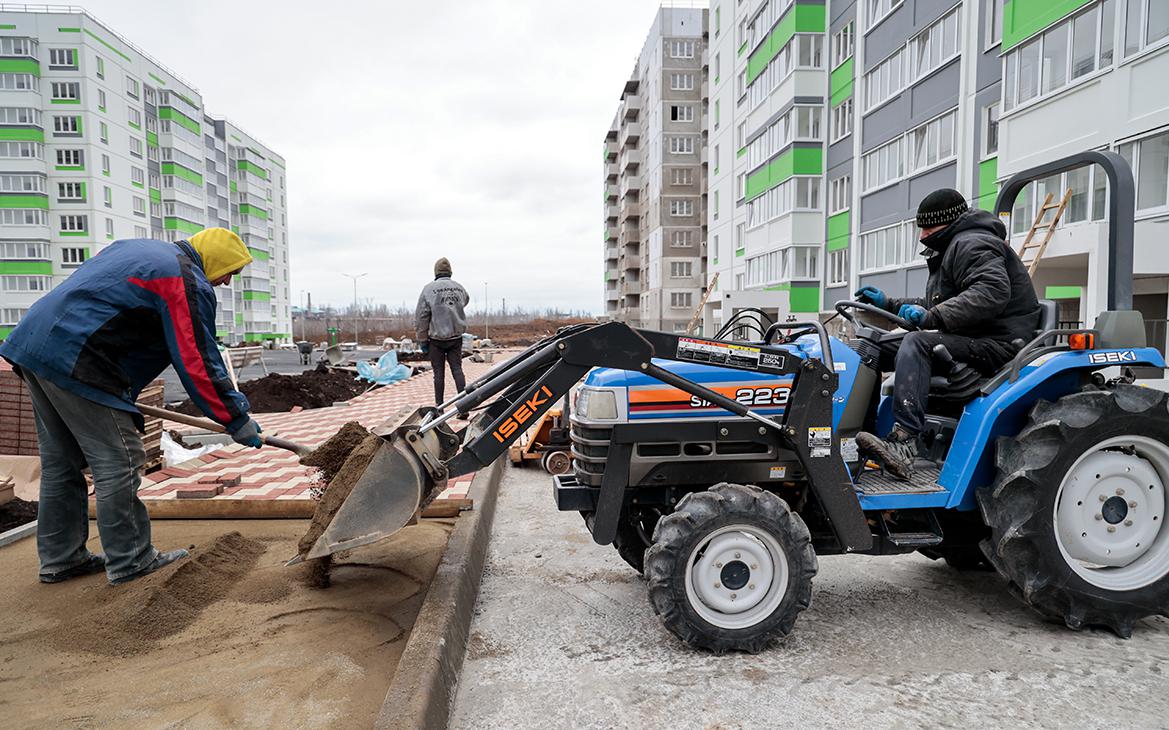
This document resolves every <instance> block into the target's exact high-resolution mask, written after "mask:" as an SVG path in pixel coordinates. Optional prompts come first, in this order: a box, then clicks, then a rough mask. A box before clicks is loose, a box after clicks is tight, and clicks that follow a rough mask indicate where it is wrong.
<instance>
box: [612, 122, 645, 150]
mask: <svg viewBox="0 0 1169 730" xmlns="http://www.w3.org/2000/svg"><path fill="white" fill-rule="evenodd" d="M640 139H641V124H640V123H638V122H629V123H627V124H624V125H622V126H621V135H620V136H619V137H618V141H619V142H620V143H621V146H622V147H628V146H629V145H635V144H637V143H638V141H639V140H640Z"/></svg>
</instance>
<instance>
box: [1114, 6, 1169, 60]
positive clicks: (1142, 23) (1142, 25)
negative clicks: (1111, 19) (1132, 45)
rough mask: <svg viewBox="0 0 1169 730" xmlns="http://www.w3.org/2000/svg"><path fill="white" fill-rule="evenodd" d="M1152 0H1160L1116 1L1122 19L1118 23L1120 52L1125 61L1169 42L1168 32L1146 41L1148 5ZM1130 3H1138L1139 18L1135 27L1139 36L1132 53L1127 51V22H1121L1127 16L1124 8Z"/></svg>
mask: <svg viewBox="0 0 1169 730" xmlns="http://www.w3.org/2000/svg"><path fill="white" fill-rule="evenodd" d="M1152 2H1161V0H1129V3H1123V2H1118V3H1117V6H1118V7H1119V8H1120V16H1121V20H1122V22H1121V23H1120V31H1121V32H1120V53H1121V56H1122V57H1123V58H1124V60H1125V61H1128V60H1130V59H1133V58H1138V57H1140V56H1142V55H1144V54H1145V53H1150V52H1152V51H1154V50H1156V49H1158V48H1161V47H1162V46H1164V45H1166V44H1169V34H1167V35H1165V36H1163V37H1161V38H1158V39H1157V40H1155V41H1153V42H1151V43H1150V42H1149V41H1148V37H1149V5H1150V3H1152ZM1131 3H1140V20H1139V21H1138V22H1137V28H1138V29H1139V30H1140V33H1141V37H1140V42H1139V43H1138V44H1137V48H1136V50H1135V51H1133V52H1132V53H1128V50H1127V49H1128V37H1127V29H1128V23H1127V22H1123V21H1125V20H1126V18H1127V16H1125V14H1124V10H1126V9H1127V8H1128V5H1129V4H1131Z"/></svg>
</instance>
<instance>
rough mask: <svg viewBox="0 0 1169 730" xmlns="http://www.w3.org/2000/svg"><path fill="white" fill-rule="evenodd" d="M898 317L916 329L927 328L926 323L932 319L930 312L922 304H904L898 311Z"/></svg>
mask: <svg viewBox="0 0 1169 730" xmlns="http://www.w3.org/2000/svg"><path fill="white" fill-rule="evenodd" d="M897 316H898V317H900V318H901V319H904V320H905V321H906V322H909V323H910V324H912V325H913V326H914V327H923V328H924V327H925V326H926V321H927V320H929V319H930V313H929V310H927V309H926V308H925V307H923V306H921V305H920V304H902V305H901V309H899V310H898V311H897Z"/></svg>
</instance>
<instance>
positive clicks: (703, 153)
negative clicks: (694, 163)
mask: <svg viewBox="0 0 1169 730" xmlns="http://www.w3.org/2000/svg"><path fill="white" fill-rule="evenodd" d="M698 161H699V162H701V163H702V164H703V165H708V164H710V153H709V152H707V147H706V145H702V147H701V149H699V151H698Z"/></svg>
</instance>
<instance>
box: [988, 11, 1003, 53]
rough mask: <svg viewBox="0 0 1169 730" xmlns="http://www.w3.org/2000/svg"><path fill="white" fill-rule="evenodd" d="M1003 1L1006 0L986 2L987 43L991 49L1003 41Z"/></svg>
mask: <svg viewBox="0 0 1169 730" xmlns="http://www.w3.org/2000/svg"><path fill="white" fill-rule="evenodd" d="M1003 2H1004V0H989V2H987V4H986V42H985V43H986V45H985V47H984V48H985V50H987V51H989V50H990V49H992V48H994V47H995V46H997V45H1001V44H1002V42H1003Z"/></svg>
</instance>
